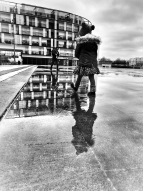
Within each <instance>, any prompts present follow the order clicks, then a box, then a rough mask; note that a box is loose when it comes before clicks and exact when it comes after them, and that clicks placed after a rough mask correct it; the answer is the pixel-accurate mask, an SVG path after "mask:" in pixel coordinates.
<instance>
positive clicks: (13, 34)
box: [12, 20, 15, 62]
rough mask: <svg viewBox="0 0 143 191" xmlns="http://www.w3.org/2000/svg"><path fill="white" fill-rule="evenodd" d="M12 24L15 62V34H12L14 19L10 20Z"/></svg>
mask: <svg viewBox="0 0 143 191" xmlns="http://www.w3.org/2000/svg"><path fill="white" fill-rule="evenodd" d="M12 26H13V48H14V62H15V34H14V21H13V20H12Z"/></svg>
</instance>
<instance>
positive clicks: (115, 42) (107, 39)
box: [14, 0, 143, 60]
mask: <svg viewBox="0 0 143 191" xmlns="http://www.w3.org/2000/svg"><path fill="white" fill-rule="evenodd" d="M14 2H17V3H25V4H31V5H37V6H41V7H48V8H53V9H58V10H63V11H67V12H71V13H73V14H77V15H80V16H83V17H85V18H87V19H89V20H90V21H91V22H92V23H93V24H94V25H95V30H94V32H93V34H95V35H97V36H100V37H101V40H102V44H101V45H100V48H99V57H100V58H101V57H103V56H104V57H106V58H110V59H112V60H115V59H117V58H121V59H129V58H133V57H143V1H142V0H100V1H99V0H70V1H67V0H14Z"/></svg>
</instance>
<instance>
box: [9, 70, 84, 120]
mask: <svg viewBox="0 0 143 191" xmlns="http://www.w3.org/2000/svg"><path fill="white" fill-rule="evenodd" d="M53 76H54V78H55V79H56V78H57V79H56V80H57V83H53ZM75 78H76V76H74V75H73V73H72V72H71V71H70V72H68V70H67V69H66V72H65V71H59V72H58V76H57V73H56V72H55V71H54V72H53V73H52V74H51V72H50V70H48V69H43V68H37V70H36V71H35V72H34V73H33V74H32V76H31V77H30V79H29V81H28V82H27V84H26V85H25V86H24V88H23V90H22V91H21V92H20V93H19V96H18V97H17V99H16V100H15V101H14V104H13V105H12V106H11V108H10V110H9V112H8V114H7V116H6V118H15V117H30V116H37V115H50V114H53V113H54V112H56V111H57V110H58V109H60V110H72V108H73V107H74V99H72V98H71V92H72V89H71V87H70V84H71V82H74V81H75V80H76V79H75ZM87 89H88V78H86V77H85V78H83V80H82V83H81V87H80V88H79V94H82V95H84V94H85V93H87Z"/></svg>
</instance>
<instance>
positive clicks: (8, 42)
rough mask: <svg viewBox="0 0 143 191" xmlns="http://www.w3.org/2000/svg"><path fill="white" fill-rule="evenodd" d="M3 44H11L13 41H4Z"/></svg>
mask: <svg viewBox="0 0 143 191" xmlns="http://www.w3.org/2000/svg"><path fill="white" fill-rule="evenodd" d="M4 42H5V43H6V44H13V40H12V39H9V40H5V41H4Z"/></svg>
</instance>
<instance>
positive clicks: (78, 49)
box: [75, 44, 81, 58]
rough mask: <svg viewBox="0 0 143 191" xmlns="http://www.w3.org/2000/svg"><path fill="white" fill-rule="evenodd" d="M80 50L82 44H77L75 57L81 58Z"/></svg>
mask: <svg viewBox="0 0 143 191" xmlns="http://www.w3.org/2000/svg"><path fill="white" fill-rule="evenodd" d="M80 51H81V45H79V44H78V45H77V46H76V49H75V57H76V58H79V57H80Z"/></svg>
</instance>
